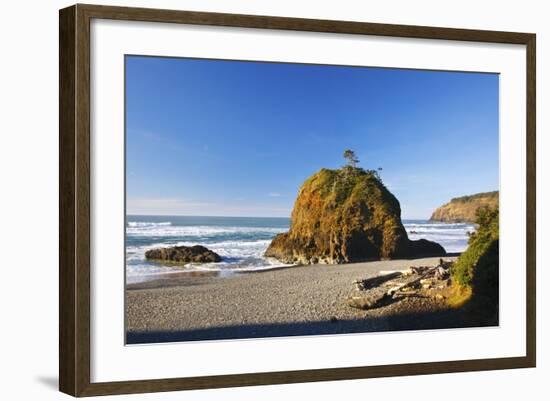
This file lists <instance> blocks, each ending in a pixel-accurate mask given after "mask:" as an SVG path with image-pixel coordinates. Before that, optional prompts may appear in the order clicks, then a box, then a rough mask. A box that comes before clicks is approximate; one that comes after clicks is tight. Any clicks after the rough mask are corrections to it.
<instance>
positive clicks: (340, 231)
mask: <svg viewBox="0 0 550 401" xmlns="http://www.w3.org/2000/svg"><path fill="white" fill-rule="evenodd" d="M444 254H445V250H444V249H443V247H441V246H440V245H439V244H436V243H435V242H431V241H427V240H419V241H411V240H409V238H408V237H407V232H406V231H405V228H404V227H403V224H402V223H401V208H400V206H399V202H398V200H397V199H396V198H395V196H393V195H392V194H391V193H390V192H389V191H388V189H387V188H386V187H385V186H384V185H383V184H382V182H381V181H380V180H379V178H378V177H377V175H376V173H375V172H373V171H365V170H363V169H359V168H353V167H349V166H348V167H345V168H342V169H340V170H329V169H322V170H320V171H319V172H317V173H316V174H314V175H313V176H311V177H310V178H308V179H307V180H306V181H305V182H304V184H303V185H302V188H301V189H300V191H299V193H298V197H297V199H296V202H295V204H294V209H293V211H292V216H291V225H290V230H289V232H287V233H283V234H279V235H277V236H276V237H275V238H274V239H273V241H272V242H271V244H270V245H269V247H268V249H267V251H266V253H265V256H267V257H274V258H276V259H278V260H280V261H282V262H284V263H300V264H314V263H327V264H339V263H350V262H358V261H365V260H376V259H392V258H410V257H421V256H441V255H444Z"/></svg>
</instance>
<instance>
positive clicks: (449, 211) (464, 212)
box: [430, 191, 498, 223]
mask: <svg viewBox="0 0 550 401" xmlns="http://www.w3.org/2000/svg"><path fill="white" fill-rule="evenodd" d="M480 207H489V208H491V209H494V208H498V191H493V192H482V193H479V194H475V195H469V196H461V197H460V198H453V199H451V201H450V202H449V203H446V204H445V205H443V206H441V207H439V208H437V209H436V210H435V211H434V212H433V213H432V217H430V220H431V221H441V222H445V223H474V222H475V221H476V212H477V210H478V209H479V208H480Z"/></svg>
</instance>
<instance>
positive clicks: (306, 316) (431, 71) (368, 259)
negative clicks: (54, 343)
mask: <svg viewBox="0 0 550 401" xmlns="http://www.w3.org/2000/svg"><path fill="white" fill-rule="evenodd" d="M535 206H536V205H535V35H534V34H530V33H512V32H494V31H479V30H465V29H450V28H434V27H419V26H403V25H386V24H371V23H362V22H349V21H327V20H310V19H296V18H283V17H266V16H252V15H232V14H218V13H202V12H188V11H170V10H154V9H138V8H123V7H107V6H94V5H75V6H72V7H69V8H66V9H63V10H61V11H60V390H61V391H63V392H65V393H68V394H71V395H74V396H90V395H103V394H121V393H139V392H154V391H171V390H185V389H200V388H216V387H231V386H246V385H260V384H277V383H295V382H307V381H322V380H340V379H359V378H372V377H386V376H398V375H417V374H432V373H443V372H460V371H476V370H489V369H510V368H525V367H534V366H535V360H536V357H535V356H536V347H535V344H536V340H535V332H536V315H535V298H536V295H535V282H536V281H535V243H536V238H535Z"/></svg>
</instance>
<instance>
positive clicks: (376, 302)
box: [347, 263, 448, 309]
mask: <svg viewBox="0 0 550 401" xmlns="http://www.w3.org/2000/svg"><path fill="white" fill-rule="evenodd" d="M443 266H444V265H443V264H442V263H440V265H438V266H433V267H430V266H427V267H424V266H423V267H411V268H410V269H409V270H408V271H405V272H388V273H389V274H384V275H382V276H377V277H373V278H369V279H367V280H363V283H362V284H358V285H357V288H358V289H359V290H360V291H359V293H358V294H357V295H352V296H350V297H349V298H348V299H347V304H348V305H349V306H351V307H353V308H358V309H374V308H379V307H381V306H384V305H386V304H388V303H390V302H391V301H392V300H394V299H396V298H398V297H404V296H415V295H417V292H416V291H411V290H407V289H409V288H412V287H415V286H417V285H419V284H421V281H422V280H426V279H427V278H429V277H436V276H440V277H441V278H443V277H445V275H446V274H447V268H445V267H447V266H448V265H447V266H445V267H443ZM438 269H443V270H444V271H440V270H438ZM398 277H399V278H401V279H402V280H396V278H398ZM356 283H359V282H356ZM388 287H389V288H388Z"/></svg>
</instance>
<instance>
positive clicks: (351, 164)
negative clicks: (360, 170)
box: [344, 149, 359, 168]
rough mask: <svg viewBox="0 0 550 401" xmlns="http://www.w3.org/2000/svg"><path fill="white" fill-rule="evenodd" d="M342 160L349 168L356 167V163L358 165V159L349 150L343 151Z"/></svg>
mask: <svg viewBox="0 0 550 401" xmlns="http://www.w3.org/2000/svg"><path fill="white" fill-rule="evenodd" d="M344 158H345V159H346V160H347V161H348V164H347V166H349V167H353V168H355V167H357V163H359V159H358V158H357V156H356V155H355V152H354V151H353V150H351V149H346V150H344Z"/></svg>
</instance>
